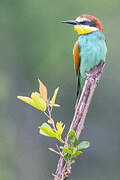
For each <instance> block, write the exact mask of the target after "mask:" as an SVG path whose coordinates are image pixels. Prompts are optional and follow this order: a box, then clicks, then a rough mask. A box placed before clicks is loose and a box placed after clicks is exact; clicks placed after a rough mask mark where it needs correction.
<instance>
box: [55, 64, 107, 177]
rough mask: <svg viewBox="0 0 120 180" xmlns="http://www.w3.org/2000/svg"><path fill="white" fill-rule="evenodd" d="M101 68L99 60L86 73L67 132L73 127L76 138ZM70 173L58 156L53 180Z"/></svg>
mask: <svg viewBox="0 0 120 180" xmlns="http://www.w3.org/2000/svg"><path fill="white" fill-rule="evenodd" d="M103 68H104V62H100V63H99V64H98V65H97V66H96V67H94V68H93V69H92V70H91V71H90V73H88V74H87V78H86V80H85V85H84V88H83V90H82V94H81V97H80V99H79V101H78V104H77V106H76V109H75V113H74V117H73V120H72V123H71V126H70V129H69V132H70V130H71V129H73V130H74V131H75V132H76V136H77V138H79V137H80V134H81V132H82V130H83V128H84V123H85V118H86V115H87V112H88V108H89V105H90V103H91V100H92V96H93V94H94V91H95V88H96V86H97V84H98V82H99V80H100V77H101V74H102V71H103ZM69 132H68V135H69ZM68 135H67V138H66V143H67V139H68ZM70 174H71V167H70V166H67V164H66V162H65V161H64V158H63V157H60V159H59V161H58V165H57V170H56V177H55V178H54V180H59V178H61V180H66V179H68V178H69V177H70Z"/></svg>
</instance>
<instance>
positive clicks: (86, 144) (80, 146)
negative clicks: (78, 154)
mask: <svg viewBox="0 0 120 180" xmlns="http://www.w3.org/2000/svg"><path fill="white" fill-rule="evenodd" d="M89 146H90V142H89V141H81V142H80V144H78V150H82V149H87V148H88V147H89Z"/></svg>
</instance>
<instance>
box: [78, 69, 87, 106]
mask: <svg viewBox="0 0 120 180" xmlns="http://www.w3.org/2000/svg"><path fill="white" fill-rule="evenodd" d="M84 84H85V78H83V77H81V76H80V71H79V72H78V74H77V97H76V105H77V104H78V101H79V99H80V96H81V93H82V90H83V87H84Z"/></svg>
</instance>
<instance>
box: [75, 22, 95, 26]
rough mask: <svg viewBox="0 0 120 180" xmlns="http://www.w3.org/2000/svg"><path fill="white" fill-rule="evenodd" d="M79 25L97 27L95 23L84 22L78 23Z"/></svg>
mask: <svg viewBox="0 0 120 180" xmlns="http://www.w3.org/2000/svg"><path fill="white" fill-rule="evenodd" d="M78 24H82V25H88V26H92V27H96V26H97V24H96V22H95V21H82V22H78Z"/></svg>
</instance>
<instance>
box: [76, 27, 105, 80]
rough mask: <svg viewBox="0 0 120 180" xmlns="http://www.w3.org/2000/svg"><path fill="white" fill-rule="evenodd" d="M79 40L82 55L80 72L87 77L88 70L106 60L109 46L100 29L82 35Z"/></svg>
mask: <svg viewBox="0 0 120 180" xmlns="http://www.w3.org/2000/svg"><path fill="white" fill-rule="evenodd" d="M78 42H79V46H80V57H81V61H80V74H81V76H82V77H83V78H85V77H86V72H89V71H90V70H91V69H92V68H93V67H94V66H96V65H98V64H99V63H100V61H105V59H106V53H107V47H106V43H105V38H104V35H103V33H102V32H100V31H99V30H98V31H95V32H92V33H90V34H86V35H80V36H79V38H78Z"/></svg>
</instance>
